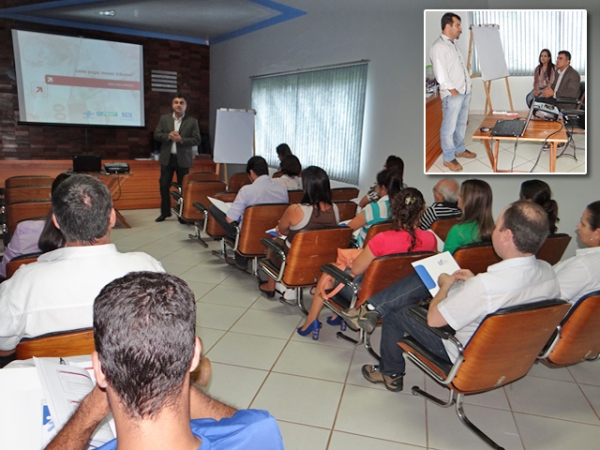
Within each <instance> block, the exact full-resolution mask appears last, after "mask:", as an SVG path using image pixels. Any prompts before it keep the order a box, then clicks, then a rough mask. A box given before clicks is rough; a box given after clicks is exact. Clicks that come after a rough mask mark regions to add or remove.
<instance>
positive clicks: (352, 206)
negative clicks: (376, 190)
mask: <svg viewBox="0 0 600 450" xmlns="http://www.w3.org/2000/svg"><path fill="white" fill-rule="evenodd" d="M333 203H335V204H336V205H337V207H338V209H339V211H340V222H343V221H344V220H351V219H354V216H356V208H357V207H358V205H357V204H356V203H354V202H351V201H350V200H336V201H334V202H333Z"/></svg>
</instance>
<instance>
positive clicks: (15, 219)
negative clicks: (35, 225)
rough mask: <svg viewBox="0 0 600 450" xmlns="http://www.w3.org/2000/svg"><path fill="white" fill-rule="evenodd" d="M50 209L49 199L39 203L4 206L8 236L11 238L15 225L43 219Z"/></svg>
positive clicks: (29, 202)
mask: <svg viewBox="0 0 600 450" xmlns="http://www.w3.org/2000/svg"><path fill="white" fill-rule="evenodd" d="M51 209H52V203H51V202H50V199H48V200H43V201H42V200H39V201H34V200H31V201H24V202H18V203H12V204H10V205H6V206H5V214H6V228H7V232H8V235H9V236H12V235H13V233H14V232H15V229H16V228H17V224H18V223H19V222H22V221H23V220H28V219H40V218H45V217H46V216H47V215H48V212H49V211H50V210H51Z"/></svg>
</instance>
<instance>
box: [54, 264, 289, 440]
mask: <svg viewBox="0 0 600 450" xmlns="http://www.w3.org/2000/svg"><path fill="white" fill-rule="evenodd" d="M94 341H95V347H96V351H95V352H94V353H93V354H92V365H93V368H94V374H95V376H96V381H97V385H96V386H95V387H94V389H93V390H92V391H91V393H90V394H88V395H87V396H86V397H85V398H84V399H83V401H82V402H81V403H80V405H79V407H78V408H77V410H76V411H75V414H73V416H72V417H71V419H70V420H69V422H67V424H66V425H65V426H64V427H63V428H62V430H61V431H60V432H59V433H58V434H57V436H56V437H55V438H54V439H53V440H52V442H51V443H50V444H49V445H48V446H47V447H46V449H47V450H72V449H73V450H74V449H83V448H86V446H87V443H88V441H89V439H90V437H91V435H92V432H93V431H94V429H95V428H96V427H97V426H98V424H99V423H100V422H101V421H102V420H103V419H104V417H106V415H107V414H109V413H110V412H112V413H113V416H114V419H115V424H116V430H117V438H116V439H115V440H113V441H110V442H108V443H106V444H104V445H103V446H102V447H100V449H102V450H112V449H115V448H117V445H118V448H119V449H121V450H127V449H139V448H144V449H187V448H189V449H192V448H194V449H196V448H211V449H213V450H220V449H244V450H246V449H249V450H251V449H273V450H277V449H283V442H282V438H281V433H280V431H279V427H278V425H277V421H276V420H275V419H274V418H273V417H272V416H271V415H270V414H269V413H268V412H267V411H261V410H252V409H249V410H241V411H236V410H235V409H234V408H232V407H231V406H228V405H225V404H224V403H221V402H220V401H218V400H215V399H212V398H210V397H209V396H208V395H206V394H204V393H203V392H202V391H201V390H199V389H197V388H196V387H194V386H193V385H191V384H190V372H191V371H193V370H194V369H195V368H196V366H197V365H198V363H199V361H200V355H201V351H202V349H201V342H200V340H199V339H198V338H197V337H196V300H195V297H194V293H193V292H192V291H191V289H190V288H189V286H188V285H187V284H186V283H185V282H184V281H183V280H181V279H179V278H177V277H175V276H173V275H168V274H159V273H152V272H134V273H131V274H129V275H126V276H124V277H123V278H119V279H117V280H114V281H113V282H111V283H109V284H108V285H107V286H106V287H104V288H103V289H102V291H101V292H100V294H99V295H98V297H97V298H96V300H95V302H94ZM132 355H135V357H132ZM123 361H126V364H125V365H124V364H123Z"/></svg>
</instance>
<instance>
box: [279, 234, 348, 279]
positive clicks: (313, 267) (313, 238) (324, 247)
mask: <svg viewBox="0 0 600 450" xmlns="http://www.w3.org/2000/svg"><path fill="white" fill-rule="evenodd" d="M351 236H352V229H351V228H349V227H333V228H323V229H317V230H303V231H300V232H299V233H298V234H296V236H294V242H293V244H292V248H290V251H289V253H288V255H287V259H286V265H285V271H284V273H283V278H282V281H283V284H285V285H286V286H288V287H299V286H312V285H313V284H316V283H317V279H318V278H319V276H320V275H321V266H322V265H323V264H327V263H330V262H332V261H335V260H336V259H337V249H338V248H347V247H348V244H349V243H350V237H351Z"/></svg>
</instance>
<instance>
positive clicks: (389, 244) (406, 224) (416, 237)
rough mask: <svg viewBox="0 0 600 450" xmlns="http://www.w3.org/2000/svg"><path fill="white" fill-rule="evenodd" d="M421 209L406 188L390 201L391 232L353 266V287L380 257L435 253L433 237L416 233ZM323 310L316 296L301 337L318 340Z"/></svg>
mask: <svg viewBox="0 0 600 450" xmlns="http://www.w3.org/2000/svg"><path fill="white" fill-rule="evenodd" d="M424 208H425V200H424V199H423V194H421V192H420V191H419V190H418V189H414V188H405V189H402V190H401V191H400V192H399V193H397V194H396V195H395V196H394V198H393V199H392V201H391V221H392V229H391V230H389V231H384V232H381V233H377V234H376V235H375V236H374V237H373V239H371V240H370V241H369V242H368V243H367V246H366V247H365V248H364V249H363V251H362V252H361V253H360V254H359V255H358V256H357V257H356V259H355V260H354V261H353V263H352V273H353V274H354V275H355V279H354V281H355V282H356V283H360V280H361V279H362V275H363V274H364V273H365V272H366V271H367V268H368V267H369V264H371V261H373V260H374V259H375V258H377V257H379V256H384V255H391V254H393V253H406V252H420V251H435V250H436V246H437V242H436V238H435V236H434V235H433V234H432V233H430V232H429V231H423V230H421V229H419V223H420V220H421V214H422V213H423V210H424ZM340 293H341V295H343V296H346V297H349V296H351V294H350V293H349V290H348V289H346V290H345V289H342V290H341V291H340ZM322 309H323V299H322V298H321V297H320V296H319V295H318V293H315V295H314V297H313V302H312V305H311V306H310V311H309V312H308V316H307V317H306V321H305V322H304V325H302V326H301V327H300V328H298V333H299V334H300V335H302V336H306V335H308V334H309V333H312V335H313V339H318V337H319V329H320V327H321V324H320V322H319V320H318V317H319V313H320V312H321V310H322ZM327 322H328V323H329V324H330V325H338V324H339V323H341V319H340V318H336V319H333V320H332V318H331V317H330V318H328V320H327Z"/></svg>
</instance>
